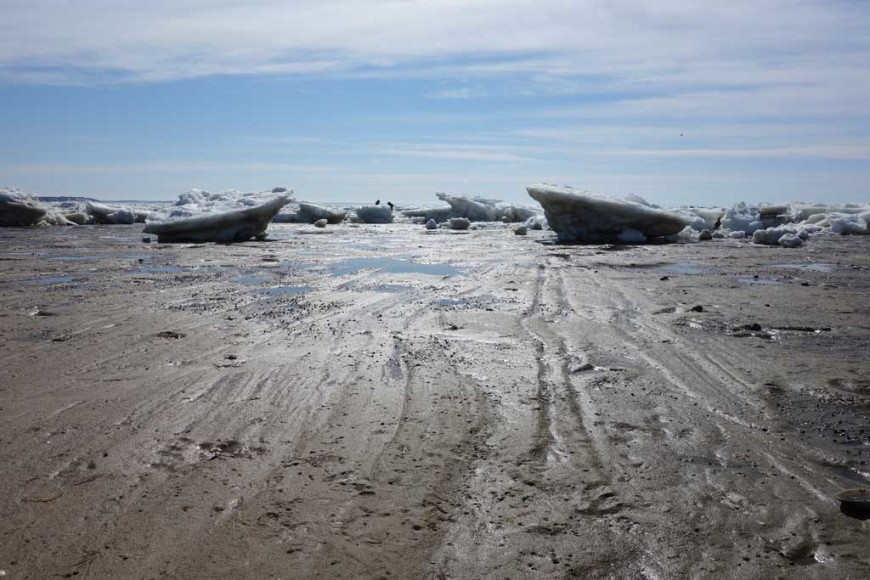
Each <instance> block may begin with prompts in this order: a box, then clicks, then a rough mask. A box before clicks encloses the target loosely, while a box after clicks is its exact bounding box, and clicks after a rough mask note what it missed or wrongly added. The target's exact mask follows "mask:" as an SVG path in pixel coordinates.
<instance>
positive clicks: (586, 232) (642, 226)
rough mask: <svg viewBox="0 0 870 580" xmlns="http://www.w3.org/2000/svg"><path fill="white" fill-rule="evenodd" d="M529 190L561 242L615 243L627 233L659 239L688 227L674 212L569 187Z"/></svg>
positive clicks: (534, 188)
mask: <svg viewBox="0 0 870 580" xmlns="http://www.w3.org/2000/svg"><path fill="white" fill-rule="evenodd" d="M527 190H528V192H529V195H530V196H532V198H534V199H535V200H537V201H538V203H540V204H541V205H542V206H543V208H544V214H545V215H546V217H547V222H548V223H549V224H550V227H551V228H553V230H555V231H556V234H557V236H558V239H559V241H560V242H579V243H590V244H597V243H604V242H614V241H619V236H620V234H623V232H625V231H626V230H634V231H635V232H637V233H639V234H641V235H642V236H644V238H660V237H666V236H673V235H676V234H678V233H679V232H680V231H681V230H683V228H685V227H686V226H687V225H688V224H687V220H686V218H684V217H682V216H680V215H677V214H674V213H671V212H666V211H662V210H658V209H654V208H651V207H647V206H645V205H641V204H639V203H635V202H632V201H626V200H617V199H611V198H606V197H601V196H597V195H594V194H591V193H587V192H583V191H579V190H576V189H573V188H569V187H556V186H552V185H545V184H537V185H532V186H529V187H528V188H527ZM626 235H629V236H636V234H634V233H629V234H626Z"/></svg>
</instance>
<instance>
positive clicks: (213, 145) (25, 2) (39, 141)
mask: <svg viewBox="0 0 870 580" xmlns="http://www.w3.org/2000/svg"><path fill="white" fill-rule="evenodd" d="M0 7H2V14H3V17H2V19H0V136H2V137H0V186H3V185H6V186H13V187H17V188H19V189H22V190H25V191H29V192H32V193H35V194H37V195H83V196H90V197H97V198H100V199H111V200H132V199H139V200H169V199H174V198H175V197H176V196H177V195H178V194H180V193H182V192H184V191H187V190H189V189H191V188H200V189H206V190H209V191H223V190H226V189H238V190H243V191H259V190H265V189H270V188H272V187H275V186H286V187H290V188H293V189H294V191H295V193H296V198H297V199H299V200H309V201H324V202H330V201H332V202H336V201H373V200H374V199H383V200H392V201H394V202H396V203H405V204H414V203H433V202H436V201H437V200H436V198H435V195H434V194H435V193H436V192H439V191H444V192H448V193H451V194H455V195H469V196H473V195H482V196H486V197H489V198H497V199H503V200H505V201H510V202H531V200H530V199H529V198H528V196H527V195H526V192H525V186H527V185H529V184H532V183H539V182H546V183H554V184H558V185H570V186H573V187H576V188H579V189H586V190H591V191H595V192H598V193H601V194H605V195H611V196H616V197H621V196H624V195H628V194H635V195H640V196H642V197H644V198H645V199H647V200H648V201H650V202H653V203H657V204H661V205H683V204H694V205H708V206H709V205H730V204H732V203H735V202H738V201H749V202H761V201H769V202H783V201H793V200H802V201H811V202H827V203H835V202H836V203H842V202H868V201H870V34H868V33H867V31H868V30H870V1H868V0H751V1H748V0H729V1H728V2H709V1H706V0H698V1H690V0H253V1H250V0H147V1H146V0H135V1H130V0H77V1H72V0H0Z"/></svg>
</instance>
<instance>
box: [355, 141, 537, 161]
mask: <svg viewBox="0 0 870 580" xmlns="http://www.w3.org/2000/svg"><path fill="white" fill-rule="evenodd" d="M372 153H375V154H381V155H394V156H399V157H421V158H426V159H445V160H454V161H498V162H517V161H529V160H530V159H531V158H529V157H525V156H523V155H520V154H518V153H516V152H515V151H513V150H511V148H509V147H503V146H484V145H465V144H433V145H416V144H402V145H394V146H386V147H377V146H376V147H374V148H373V149H372Z"/></svg>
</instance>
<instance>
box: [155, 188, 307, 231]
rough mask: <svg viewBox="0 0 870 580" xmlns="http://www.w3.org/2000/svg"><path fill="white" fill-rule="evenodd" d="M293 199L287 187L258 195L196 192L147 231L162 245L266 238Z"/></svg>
mask: <svg viewBox="0 0 870 580" xmlns="http://www.w3.org/2000/svg"><path fill="white" fill-rule="evenodd" d="M290 200H291V195H290V192H288V190H286V189H284V188H275V189H274V190H272V191H267V192H258V193H240V192H237V191H225V192H223V193H217V194H212V193H209V192H207V191H201V190H198V189H194V190H191V191H188V192H186V193H183V194H181V195H180V196H179V199H178V201H177V202H176V203H175V205H174V206H172V207H171V208H169V209H165V210H162V211H160V212H156V213H155V214H153V215H152V216H151V217H150V218H149V219H148V222H147V224H146V225H145V229H144V230H143V231H144V232H145V233H148V234H157V241H158V242H161V243H163V242H223V243H230V242H243V241H246V240H250V239H252V238H256V239H262V238H264V237H265V234H266V228H267V227H268V226H269V222H271V221H272V219H273V218H274V217H275V215H276V214H277V213H278V211H279V210H280V209H281V208H282V207H284V206H285V205H286V204H287V203H289V202H290Z"/></svg>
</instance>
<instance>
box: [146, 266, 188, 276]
mask: <svg viewBox="0 0 870 580" xmlns="http://www.w3.org/2000/svg"><path fill="white" fill-rule="evenodd" d="M184 272H190V268H184V267H182V266H146V267H144V268H137V269H135V270H133V271H132V272H131V273H132V274H183V273H184Z"/></svg>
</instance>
